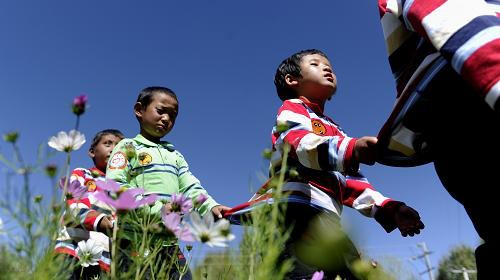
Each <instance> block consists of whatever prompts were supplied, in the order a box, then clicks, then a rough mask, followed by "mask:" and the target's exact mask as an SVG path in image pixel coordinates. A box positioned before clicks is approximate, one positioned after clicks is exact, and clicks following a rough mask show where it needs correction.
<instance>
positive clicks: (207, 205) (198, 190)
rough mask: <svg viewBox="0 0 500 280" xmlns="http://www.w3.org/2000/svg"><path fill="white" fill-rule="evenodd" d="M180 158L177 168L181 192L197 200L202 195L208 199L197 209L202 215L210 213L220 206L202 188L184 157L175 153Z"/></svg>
mask: <svg viewBox="0 0 500 280" xmlns="http://www.w3.org/2000/svg"><path fill="white" fill-rule="evenodd" d="M175 153H176V154H177V156H178V157H179V159H178V161H177V167H178V168H179V177H178V178H179V192H180V193H182V194H184V195H185V196H187V197H189V198H191V199H192V200H196V199H197V198H198V196H200V195H201V194H203V195H205V196H206V197H207V200H206V201H205V202H204V203H203V204H202V205H201V206H200V208H199V209H196V210H197V211H198V212H199V213H200V214H201V215H205V214H206V213H208V212H209V211H210V210H211V209H212V208H213V207H214V206H217V205H219V203H217V202H216V201H215V200H214V199H213V198H212V197H211V196H210V195H209V194H208V192H207V191H206V190H205V189H204V188H203V187H202V186H201V184H200V181H199V180H198V179H197V178H196V177H195V176H194V175H193V174H192V173H191V171H189V165H188V163H187V162H186V160H185V159H184V157H183V156H182V155H181V153H179V152H178V151H175Z"/></svg>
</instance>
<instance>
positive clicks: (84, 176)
mask: <svg viewBox="0 0 500 280" xmlns="http://www.w3.org/2000/svg"><path fill="white" fill-rule="evenodd" d="M123 138H124V136H123V134H122V133H121V132H120V131H118V130H116V129H106V130H102V131H100V132H98V133H97V134H96V135H95V136H94V139H93V140H92V143H91V145H90V149H89V156H90V158H92V161H93V162H94V167H92V168H90V169H87V168H76V169H74V170H73V172H72V173H71V177H70V180H69V183H70V184H73V185H75V186H76V187H75V188H77V189H72V194H69V193H68V196H67V197H68V199H67V200H66V203H67V208H68V210H69V213H67V214H69V215H70V216H69V217H68V216H66V215H65V218H63V219H62V224H61V229H60V230H59V236H58V238H57V241H56V246H55V252H56V253H57V254H63V255H66V256H68V257H69V258H70V259H71V260H72V261H74V265H75V270H74V271H73V273H72V274H71V278H70V279H93V278H95V277H98V276H100V275H101V271H106V272H107V271H109V269H110V263H111V256H110V247H109V245H110V239H109V237H108V232H109V231H110V230H111V229H112V228H113V222H114V209H113V208H112V207H110V206H108V205H106V204H104V203H102V202H100V201H98V200H96V199H95V198H94V194H96V192H98V191H100V190H99V188H98V187H97V186H96V183H95V182H96V181H104V180H105V179H106V173H105V172H106V166H107V164H108V159H109V157H110V155H111V152H112V151H113V148H114V147H115V145H116V144H118V142H120V140H122V139H123ZM89 239H92V240H93V241H94V244H97V245H99V246H100V247H102V249H103V252H102V256H101V258H100V259H99V266H88V267H82V266H80V265H79V264H78V263H77V261H78V259H79V257H78V251H77V248H78V242H79V241H82V240H83V241H87V240H89Z"/></svg>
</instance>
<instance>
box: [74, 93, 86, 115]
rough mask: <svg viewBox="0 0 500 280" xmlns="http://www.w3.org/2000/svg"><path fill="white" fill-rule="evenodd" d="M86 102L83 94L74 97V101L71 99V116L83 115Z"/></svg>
mask: <svg viewBox="0 0 500 280" xmlns="http://www.w3.org/2000/svg"><path fill="white" fill-rule="evenodd" d="M87 100H88V98H87V95H85V94H82V95H79V96H77V97H75V99H73V104H72V106H71V108H72V110H73V114H75V115H77V116H80V115H82V114H83V113H85V109H86V108H87Z"/></svg>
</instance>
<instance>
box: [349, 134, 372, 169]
mask: <svg viewBox="0 0 500 280" xmlns="http://www.w3.org/2000/svg"><path fill="white" fill-rule="evenodd" d="M377 142H378V139H377V137H373V136H364V137H361V138H359V139H358V140H357V141H356V144H354V152H353V153H354V157H355V158H356V159H357V160H358V162H360V163H364V164H368V165H373V164H374V163H375V157H376V153H377V149H376V148H377Z"/></svg>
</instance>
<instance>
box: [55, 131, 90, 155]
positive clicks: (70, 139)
mask: <svg viewBox="0 0 500 280" xmlns="http://www.w3.org/2000/svg"><path fill="white" fill-rule="evenodd" d="M84 143H85V135H83V134H82V133H80V132H79V131H77V130H74V129H73V130H71V131H70V132H69V133H66V132H65V131H60V132H59V133H57V136H52V137H50V139H49V143H48V144H49V146H50V147H51V148H54V149H56V150H58V151H60V152H66V153H69V152H71V151H76V150H78V149H80V147H81V146H82V145H83V144H84Z"/></svg>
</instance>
